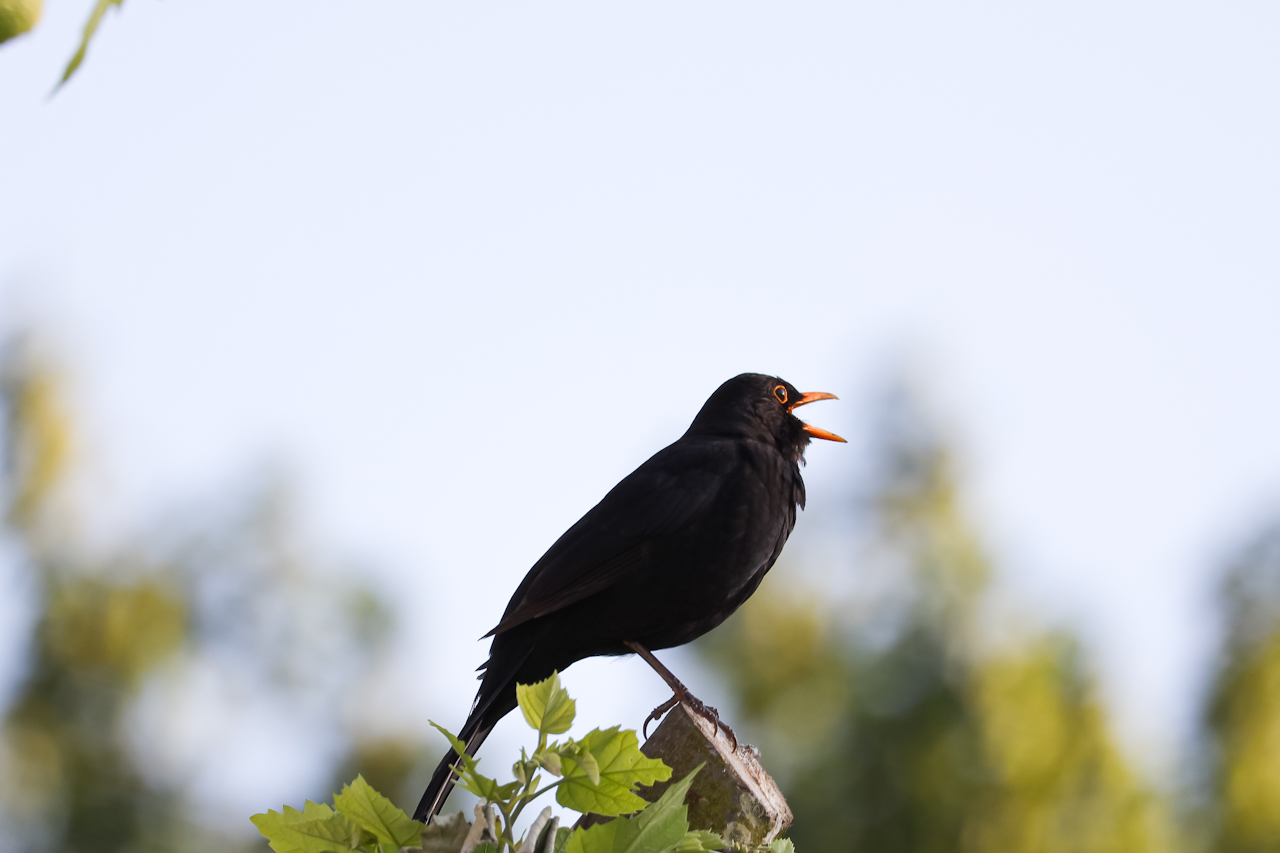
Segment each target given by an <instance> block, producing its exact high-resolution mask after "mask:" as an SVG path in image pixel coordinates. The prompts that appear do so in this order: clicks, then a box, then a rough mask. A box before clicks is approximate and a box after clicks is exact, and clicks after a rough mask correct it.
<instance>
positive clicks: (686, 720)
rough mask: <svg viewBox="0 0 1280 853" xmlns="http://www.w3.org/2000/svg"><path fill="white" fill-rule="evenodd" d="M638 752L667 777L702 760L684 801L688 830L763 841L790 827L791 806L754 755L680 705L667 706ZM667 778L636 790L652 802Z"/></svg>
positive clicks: (685, 772) (744, 841)
mask: <svg viewBox="0 0 1280 853" xmlns="http://www.w3.org/2000/svg"><path fill="white" fill-rule="evenodd" d="M640 749H641V751H642V752H644V754H645V755H647V756H649V757H650V758H661V759H662V760H663V761H664V762H666V764H667V765H668V766H669V767H670V768H671V770H672V773H671V781H675V780H677V779H683V778H684V777H685V776H687V775H688V774H689V773H691V772H692V771H693V768H695V767H697V766H698V765H699V764H704V763H705V764H706V766H705V767H703V768H702V770H701V771H700V772H699V773H698V775H697V777H695V778H694V780H693V786H692V787H691V788H690V789H689V793H688V795H687V796H686V797H685V802H686V803H687V804H688V805H689V828H690V829H709V830H711V831H712V832H718V833H720V835H722V836H723V837H724V838H725V840H726V841H731V842H736V843H738V844H745V845H749V846H753V845H756V844H768V843H769V842H770V841H773V840H774V839H775V838H777V837H778V836H779V835H781V834H782V832H783V830H785V829H786V828H787V827H788V826H790V825H791V818H792V815H791V809H790V808H789V807H788V806H787V801H786V800H785V799H784V798H783V796H782V792H781V791H780V790H778V786H777V785H776V784H774V781H773V779H772V778H771V777H770V776H769V774H768V773H766V772H765V770H764V768H763V767H761V766H760V753H759V752H758V751H757V750H756V748H755V747H753V746H751V745H749V744H743V743H740V744H738V748H737V749H734V747H733V743H732V742H731V741H730V740H729V738H727V737H726V736H725V735H724V734H723V733H722V732H721V731H720V730H719V729H717V728H716V727H715V726H714V725H712V724H711V723H710V722H708V721H707V720H706V719H704V718H702V717H700V716H698V715H697V714H695V713H693V712H692V711H690V710H689V709H688V708H686V707H685V706H684V705H683V704H680V705H677V706H676V707H675V708H673V709H672V710H671V711H670V712H669V713H668V714H667V716H666V717H665V718H664V719H663V721H662V723H661V724H660V725H659V726H658V728H657V730H656V731H655V732H654V733H653V736H652V737H650V738H649V739H648V740H647V741H645V742H644V745H642V746H641V747H640ZM670 784H671V782H670V781H669V782H660V783H659V784H657V785H653V786H652V787H648V788H641V789H640V790H639V794H640V796H642V797H644V798H645V799H646V800H648V801H649V802H653V801H654V800H656V799H658V797H660V796H662V792H663V791H664V790H666V788H667V786H668V785H670Z"/></svg>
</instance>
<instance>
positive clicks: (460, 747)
mask: <svg viewBox="0 0 1280 853" xmlns="http://www.w3.org/2000/svg"><path fill="white" fill-rule="evenodd" d="M427 722H428V723H431V725H433V726H435V727H436V731H438V732H440V734H442V735H444V736H445V737H446V738H447V739H448V741H449V746H451V747H453V751H454V752H456V753H458V755H466V754H467V745H466V744H465V743H463V742H462V741H460V740H458V739H457V738H456V737H454V736H453V735H452V734H450V733H449V730H448V729H446V728H445V727H444V726H442V725H440V724H439V723H437V722H435V721H434V720H427Z"/></svg>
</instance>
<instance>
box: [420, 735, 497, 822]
mask: <svg viewBox="0 0 1280 853" xmlns="http://www.w3.org/2000/svg"><path fill="white" fill-rule="evenodd" d="M468 722H469V721H468ZM491 731H493V726H484V727H479V726H477V727H476V730H475V731H473V732H470V733H467V732H466V731H465V729H464V733H463V735H462V737H461V738H459V739H460V740H462V741H463V743H465V744H466V745H467V754H468V755H475V754H476V750H478V749H479V748H480V744H482V743H484V739H485V738H487V737H488V736H489V732H491ZM459 757H460V756H459V755H458V753H457V752H455V751H454V750H452V749H451V750H449V751H448V752H447V753H446V754H445V756H444V758H442V759H441V760H440V763H439V764H438V765H437V766H436V772H435V773H433V774H431V782H430V783H428V784H427V790H426V792H425V793H424V794H423V795H422V800H421V801H420V802H419V803H418V808H417V809H416V810H415V811H414V813H413V819H414V820H420V821H422V822H423V823H426V822H427V821H429V820H431V818H433V817H435V816H436V815H437V814H438V813H439V812H440V809H442V808H444V801H445V800H447V799H448V798H449V794H450V792H451V791H453V785H454V782H455V781H456V777H455V775H454V772H453V768H454V767H455V766H457V764H458V759H459Z"/></svg>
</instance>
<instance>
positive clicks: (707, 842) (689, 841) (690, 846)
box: [673, 829, 729, 853]
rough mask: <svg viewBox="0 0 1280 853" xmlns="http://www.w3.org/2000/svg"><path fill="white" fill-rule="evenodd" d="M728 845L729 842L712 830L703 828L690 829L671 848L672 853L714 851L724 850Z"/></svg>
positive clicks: (712, 852) (708, 852)
mask: <svg viewBox="0 0 1280 853" xmlns="http://www.w3.org/2000/svg"><path fill="white" fill-rule="evenodd" d="M728 846H729V842H727V841H725V840H724V839H723V838H721V837H720V836H718V835H716V834H715V833H714V832H708V831H707V830H705V829H691V830H689V831H688V832H686V833H685V834H684V838H681V839H680V841H679V843H678V844H676V846H675V847H674V848H673V849H674V853H714V851H717V850H724V849H725V848H726V847H728Z"/></svg>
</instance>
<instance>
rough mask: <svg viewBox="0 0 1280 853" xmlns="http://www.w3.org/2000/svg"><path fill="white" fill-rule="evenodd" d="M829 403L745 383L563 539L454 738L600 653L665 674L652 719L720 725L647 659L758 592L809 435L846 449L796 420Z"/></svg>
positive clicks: (423, 809)
mask: <svg viewBox="0 0 1280 853" xmlns="http://www.w3.org/2000/svg"><path fill="white" fill-rule="evenodd" d="M833 399H835V395H834V394H827V393H822V392H812V393H808V394H802V393H800V392H799V391H797V390H796V389H795V386H793V385H792V384H791V383H789V382H786V381H784V380H782V379H779V378H778V377H776V376H763V375H761V374H758V373H744V374H742V375H741V376H735V377H734V378H733V379H730V380H729V381H728V382H726V383H724V384H723V385H721V386H720V387H719V388H717V389H716V391H715V393H714V394H712V395H711V397H710V399H708V400H707V402H706V403H705V404H704V405H703V407H702V410H701V411H700V412H698V416H697V417H696V418H694V419H693V424H692V425H690V427H689V429H688V431H687V432H685V434H684V435H682V436H681V437H680V439H679V440H678V441H676V442H675V443H674V444H672V445H670V446H668V447H666V448H664V449H663V450H660V451H659V452H658V453H657V454H655V455H654V456H653V457H652V458H651V459H649V461H647V462H645V463H644V464H643V465H641V466H640V467H639V468H637V469H636V470H635V471H633V472H632V473H631V474H629V475H628V476H627V477H626V478H625V479H624V480H623V481H622V482H620V483H618V485H616V486H614V487H613V490H612V491H610V492H609V494H607V495H605V496H604V500H602V501H600V503H598V504H596V506H595V507H594V508H592V510H591V511H590V512H588V513H587V514H586V515H584V516H583V517H582V518H581V519H580V520H579V521H578V522H577V523H576V524H574V525H573V526H572V527H570V528H569V529H568V530H567V531H566V532H565V533H564V535H563V536H561V537H560V538H559V539H558V540H556V543H555V544H554V545H552V546H551V548H550V550H548V551H547V553H545V554H543V555H542V558H541V559H540V560H538V562H536V563H534V565H533V568H531V569H530V570H529V573H528V574H527V575H525V577H524V580H523V581H521V582H520V586H519V587H518V588H517V589H516V591H515V594H514V595H512V596H511V601H510V603H508V604H507V609H506V612H505V613H503V615H502V621H501V622H499V623H498V625H497V627H496V628H494V629H493V630H492V631H490V632H489V633H488V634H486V635H485V636H486V637H490V636H491V637H493V643H492V645H491V646H490V647H489V660H488V661H487V662H486V663H485V664H484V665H483V666H482V667H481V669H482V670H484V674H483V675H482V676H481V682H480V690H479V692H477V693H476V698H475V702H474V704H473V705H472V708H471V714H470V715H469V716H468V717H467V721H466V723H465V724H464V725H463V727H462V730H461V731H460V732H459V733H458V737H459V739H460V740H461V741H462V742H463V743H465V744H466V748H467V752H468V753H469V754H472V755H474V754H475V752H476V750H477V749H479V747H480V744H481V743H483V742H484V739H485V738H486V737H487V736H488V734H489V732H490V731H491V730H492V729H493V727H494V725H495V724H497V722H498V720H500V719H502V718H503V717H504V716H506V715H507V714H508V713H509V712H510V711H512V710H513V709H514V708H515V707H516V690H515V687H516V683H517V682H518V683H520V684H532V683H533V682H536V681H541V680H542V679H544V678H546V677H547V676H549V675H551V673H552V671H553V670H563V669H564V668H565V667H567V666H569V665H570V664H572V663H573V662H574V661H578V660H581V659H583V658H586V657H592V656H594V655H625V654H631V653H635V654H639V655H641V656H642V657H643V658H644V659H645V660H646V661H647V662H648V663H649V664H650V665H651V666H653V668H654V669H655V670H657V671H658V673H659V674H660V675H661V676H662V677H663V679H664V680H665V681H666V682H667V684H668V685H670V686H671V688H672V690H673V691H675V696H673V697H672V699H671V700H670V701H669V702H667V703H665V704H664V705H663V706H661V707H660V708H658V709H656V710H655V711H654V713H653V714H652V715H650V719H654V718H656V717H657V716H658V715H660V714H661V713H663V712H665V711H666V710H667V709H669V708H670V707H672V706H674V704H675V703H676V702H679V701H683V702H685V703H687V704H689V705H690V706H691V707H693V708H694V709H695V710H697V711H699V712H700V713H702V714H703V715H704V716H707V717H708V718H709V719H712V720H713V721H714V722H717V723H719V720H718V717H717V716H716V714H715V709H713V708H707V707H706V706H704V705H702V703H701V702H698V700H697V699H695V698H694V697H693V696H692V695H691V694H690V693H689V691H688V690H687V689H686V688H685V686H684V685H683V684H681V683H680V682H679V681H678V680H677V679H676V678H675V676H673V675H672V674H671V673H670V672H669V671H668V670H667V669H666V667H664V666H662V664H660V663H659V662H658V660H657V658H655V657H654V656H653V655H652V654H650V651H651V650H653V649H667V648H671V647H672V646H679V645H682V644H684V643H688V642H690V641H691V640H694V639H697V638H698V637H701V636H702V635H703V634H705V633H707V632H708V631H710V630H711V629H712V628H714V627H716V626H717V625H719V624H720V623H721V622H723V621H724V620H725V619H727V618H728V617H729V615H730V614H732V613H733V612H734V611H735V610H737V609H738V607H739V606H741V604H742V603H743V602H744V601H746V600H747V598H748V597H749V596H750V595H751V593H753V592H755V590H756V587H757V586H759V585H760V581H761V580H763V579H764V576H765V573H766V572H767V571H769V569H770V568H771V567H772V566H773V564H774V561H776V560H777V559H778V554H779V553H781V552H782V546H783V545H784V544H785V543H786V541H787V536H789V535H790V534H791V529H792V528H793V527H795V523H796V507H800V508H801V509H803V508H804V481H803V480H802V479H800V463H801V462H802V461H803V460H804V450H805V447H807V446H808V444H809V439H810V437H814V438H824V439H827V440H829V441H844V439H843V438H841V437H840V436H838V435H835V434H834V433H830V432H827V431H826V430H823V429H819V428H817V427H813V426H809V425H808V424H806V423H804V422H803V421H801V420H800V419H799V418H797V417H796V416H795V415H793V414H792V411H793V410H794V409H795V408H796V407H798V406H803V405H805V404H807V403H812V402H813V401H815V400H833ZM648 722H649V721H648V720H646V725H647V724H648ZM720 725H721V727H722V728H724V729H725V730H726V731H727V732H729V730H728V727H727V726H724V725H723V724H720ZM729 734H730V735H732V732H729ZM735 741H736V739H735ZM457 761H458V755H457V753H455V752H454V751H453V750H450V751H449V754H448V755H446V756H445V757H444V760H442V761H441V762H440V766H439V767H437V768H436V772H435V775H434V776H432V778H431V783H430V784H429V785H428V786H427V790H426V793H425V794H423V795H422V802H420V803H419V804H418V809H417V811H416V812H415V813H414V817H415V818H416V819H418V820H429V819H430V818H431V817H433V816H434V815H435V814H436V813H437V812H439V811H440V809H441V807H442V806H443V805H444V801H445V798H446V797H447V796H448V795H449V792H450V791H451V790H452V789H453V781H454V778H453V768H454V765H455V764H456V763H457Z"/></svg>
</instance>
